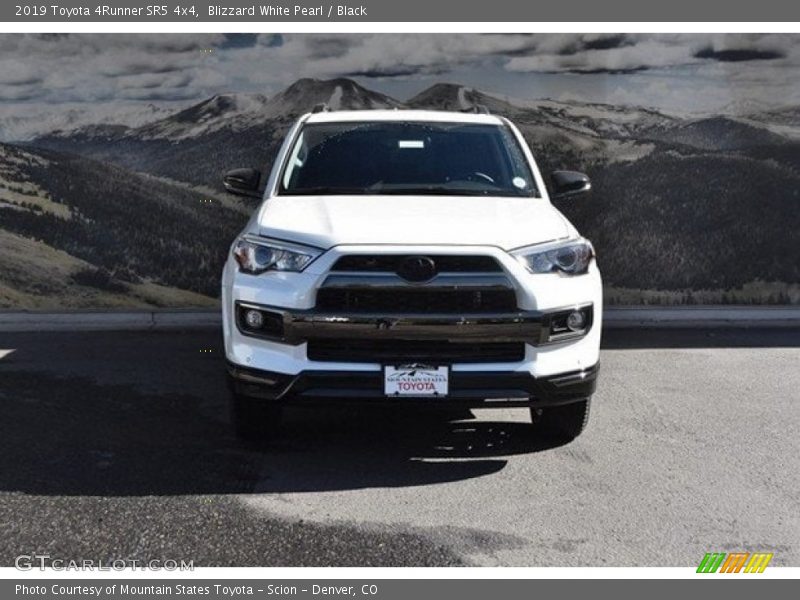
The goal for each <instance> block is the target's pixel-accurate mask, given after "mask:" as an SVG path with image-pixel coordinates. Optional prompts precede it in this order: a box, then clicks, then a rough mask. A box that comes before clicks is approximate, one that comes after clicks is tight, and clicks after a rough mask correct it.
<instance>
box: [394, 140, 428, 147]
mask: <svg viewBox="0 0 800 600" xmlns="http://www.w3.org/2000/svg"><path fill="white" fill-rule="evenodd" d="M397 145H398V147H400V148H424V147H425V142H423V141H422V140H399V141H398V142H397Z"/></svg>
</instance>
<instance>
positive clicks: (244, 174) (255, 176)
mask: <svg viewBox="0 0 800 600" xmlns="http://www.w3.org/2000/svg"><path fill="white" fill-rule="evenodd" d="M260 183H261V171H259V170H258V169H233V170H232V171H228V172H227V173H225V176H224V177H223V178H222V185H224V186H225V190H226V191H228V192H230V193H231V194H236V195H237V196H250V197H251V198H260V197H261V194H259V193H258V187H259V184H260Z"/></svg>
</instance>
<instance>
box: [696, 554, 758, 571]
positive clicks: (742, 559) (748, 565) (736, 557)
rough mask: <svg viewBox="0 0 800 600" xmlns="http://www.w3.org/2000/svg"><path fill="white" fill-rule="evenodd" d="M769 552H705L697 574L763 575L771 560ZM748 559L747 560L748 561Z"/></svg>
mask: <svg viewBox="0 0 800 600" xmlns="http://www.w3.org/2000/svg"><path fill="white" fill-rule="evenodd" d="M772 556H773V554H772V553H769V552H755V553H753V554H750V553H749V552H732V553H730V554H725V553H724V552H707V553H706V555H705V556H704V557H703V560H701V561H700V564H699V565H698V566H697V572H698V573H716V572H717V570H719V572H720V573H739V572H741V571H742V569H744V572H745V573H763V572H764V569H766V568H767V565H768V564H769V563H770V561H771V560H772ZM748 559H749V560H748Z"/></svg>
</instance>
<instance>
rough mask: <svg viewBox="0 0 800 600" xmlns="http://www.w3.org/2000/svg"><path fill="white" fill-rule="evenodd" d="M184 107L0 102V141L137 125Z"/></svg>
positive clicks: (148, 104) (170, 104)
mask: <svg viewBox="0 0 800 600" xmlns="http://www.w3.org/2000/svg"><path fill="white" fill-rule="evenodd" d="M185 106H187V103H186V102H184V101H180V102H168V103H164V104H154V103H151V102H147V103H144V102H131V103H128V104H121V103H119V102H113V103H107V104H102V103H101V104H97V103H92V104H87V103H72V104H57V105H53V104H5V105H0V141H4V142H8V141H18V142H20V141H29V140H32V139H35V138H37V137H40V136H42V135H48V134H54V133H56V132H57V133H58V134H60V135H69V134H71V133H73V132H74V131H77V130H79V129H82V128H86V127H90V128H91V127H94V128H98V127H99V128H104V127H106V126H115V127H124V128H129V127H140V126H142V125H146V124H147V123H151V122H153V121H157V120H159V119H163V118H164V117H166V116H168V115H171V114H174V113H175V111H177V110H181V109H182V108H184V107H185Z"/></svg>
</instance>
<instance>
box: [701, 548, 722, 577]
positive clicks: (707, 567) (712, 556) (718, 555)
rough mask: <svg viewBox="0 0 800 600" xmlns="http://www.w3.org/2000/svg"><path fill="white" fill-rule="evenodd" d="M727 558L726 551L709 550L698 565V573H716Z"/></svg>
mask: <svg viewBox="0 0 800 600" xmlns="http://www.w3.org/2000/svg"><path fill="white" fill-rule="evenodd" d="M723 560H725V553H724V552H707V553H706V555H705V556H704V557H703V560H701V561H700V565H699V566H698V567H697V572H698V573H716V572H717V569H719V566H720V565H721V564H722V561H723Z"/></svg>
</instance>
